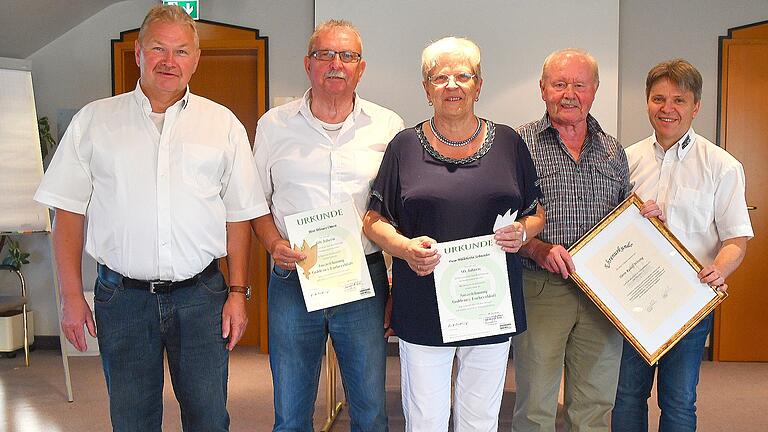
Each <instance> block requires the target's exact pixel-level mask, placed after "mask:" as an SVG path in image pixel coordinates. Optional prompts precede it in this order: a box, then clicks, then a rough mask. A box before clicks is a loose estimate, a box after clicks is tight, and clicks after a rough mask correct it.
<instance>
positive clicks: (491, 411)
mask: <svg viewBox="0 0 768 432" xmlns="http://www.w3.org/2000/svg"><path fill="white" fill-rule="evenodd" d="M454 357H456V359H457V362H456V366H457V371H456V372H457V373H456V383H455V385H454V392H453V430H454V432H494V431H496V430H498V427H499V408H500V407H501V396H502V394H503V393H504V378H505V377H506V372H507V360H508V359H509V341H507V342H503V343H499V344H493V345H477V346H467V347H432V346H424V345H416V344H412V343H408V342H405V341H404V340H402V339H400V387H401V389H402V399H403V414H404V415H405V430H406V432H445V431H447V430H448V419H449V418H450V414H451V372H452V369H453V359H454Z"/></svg>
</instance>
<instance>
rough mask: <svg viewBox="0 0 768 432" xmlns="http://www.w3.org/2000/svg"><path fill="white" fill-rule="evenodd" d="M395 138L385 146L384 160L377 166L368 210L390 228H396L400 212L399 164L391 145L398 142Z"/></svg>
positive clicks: (393, 147)
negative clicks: (383, 218) (380, 216)
mask: <svg viewBox="0 0 768 432" xmlns="http://www.w3.org/2000/svg"><path fill="white" fill-rule="evenodd" d="M399 136H400V135H398V136H396V137H395V138H394V139H393V140H392V142H390V143H389V145H388V146H387V150H386V151H385V152H384V158H383V160H382V161H381V165H380V166H379V173H378V174H377V175H376V179H375V180H374V181H373V185H372V186H371V198H370V200H369V202H368V210H373V211H375V212H377V213H379V214H380V215H382V216H384V217H385V218H386V219H387V220H388V221H389V222H390V223H391V224H392V226H395V227H397V226H398V220H399V216H400V213H401V210H402V200H401V199H400V163H399V160H398V156H397V155H396V147H397V146H395V145H393V143H395V142H396V141H397V140H398V137H399Z"/></svg>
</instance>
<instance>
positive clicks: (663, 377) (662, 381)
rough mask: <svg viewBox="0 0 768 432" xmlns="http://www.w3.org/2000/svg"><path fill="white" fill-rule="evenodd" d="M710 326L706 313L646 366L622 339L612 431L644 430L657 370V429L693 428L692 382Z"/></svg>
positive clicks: (696, 379) (696, 377)
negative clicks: (677, 340) (704, 316)
mask: <svg viewBox="0 0 768 432" xmlns="http://www.w3.org/2000/svg"><path fill="white" fill-rule="evenodd" d="M711 328H712V314H709V315H708V316H707V317H706V318H704V319H703V320H702V321H701V322H700V323H699V324H698V325H696V327H694V328H693V330H691V331H690V332H689V333H688V334H687V335H685V337H684V338H683V339H681V340H680V342H678V343H677V345H675V347H674V348H672V349H671V350H669V351H668V352H667V353H666V354H664V356H663V357H662V358H661V360H659V362H658V363H657V364H656V365H655V366H648V363H646V362H645V360H643V358H642V357H640V355H639V354H637V351H635V349H634V348H633V347H632V345H630V344H629V343H627V342H626V341H625V342H624V352H623V354H622V358H621V372H620V373H619V388H618V391H617V393H616V405H615V406H614V408H613V414H612V417H611V431H612V432H635V431H637V432H639V431H642V432H646V431H647V430H648V397H650V395H651V388H652V387H653V376H654V373H655V372H656V371H657V370H658V380H659V381H658V385H657V393H658V402H659V408H661V419H660V421H659V431H661V432H684V431H686V432H687V431H695V430H696V385H697V384H698V383H699V368H700V367H701V357H702V355H703V354H704V342H705V341H706V340H707V334H709V330H710V329H711Z"/></svg>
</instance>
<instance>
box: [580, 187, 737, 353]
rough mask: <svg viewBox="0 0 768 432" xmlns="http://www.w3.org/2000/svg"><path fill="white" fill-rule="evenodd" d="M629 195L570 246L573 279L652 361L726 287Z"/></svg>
mask: <svg viewBox="0 0 768 432" xmlns="http://www.w3.org/2000/svg"><path fill="white" fill-rule="evenodd" d="M642 205H643V202H642V200H640V198H639V197H638V196H637V195H635V194H632V195H630V196H629V197H628V198H627V199H626V200H624V201H623V202H622V203H621V204H619V205H618V206H617V207H616V208H615V209H614V210H613V211H612V212H611V213H609V214H608V215H607V216H606V217H604V218H603V219H602V220H601V221H600V222H599V223H598V224H597V225H595V226H594V227H593V228H592V229H591V230H589V231H588V232H587V233H586V234H584V235H583V236H582V237H581V238H580V239H579V240H578V241H576V243H574V244H573V246H571V247H570V248H569V250H568V251H569V253H570V254H571V257H572V259H573V262H574V265H575V266H576V271H575V272H572V273H571V278H572V279H573V280H574V282H576V284H577V285H578V286H579V287H580V288H581V290H582V291H584V293H585V294H586V295H587V297H589V298H590V299H591V300H592V301H593V302H594V303H595V305H597V307H598V308H599V309H600V311H601V312H602V313H603V314H604V315H605V316H606V317H607V318H608V319H609V320H610V321H611V322H612V323H613V324H614V325H615V326H616V328H617V329H618V330H619V332H621V334H622V335H623V336H624V337H625V338H626V339H627V341H629V343H631V344H632V346H634V347H635V349H636V350H637V352H638V353H639V354H640V355H641V356H642V357H643V358H644V359H645V361H646V362H648V364H649V365H653V364H655V363H656V362H657V361H659V359H660V358H661V357H662V356H663V355H664V354H665V353H666V352H667V351H669V350H670V349H671V348H672V347H673V346H675V344H676V343H677V342H678V341H679V340H680V339H682V338H683V336H685V335H686V334H687V333H688V332H689V331H690V330H691V329H692V328H693V327H695V326H696V324H698V323H699V321H701V320H702V319H703V318H704V317H706V316H707V315H708V314H709V313H710V312H711V311H712V310H714V309H715V308H716V307H717V305H719V304H720V303H721V302H722V301H723V300H725V298H726V297H727V294H726V293H725V292H721V291H717V290H715V289H713V288H712V287H710V286H709V285H707V284H703V283H701V282H699V278H698V276H697V274H698V272H699V271H701V269H702V265H701V264H700V263H699V261H698V260H697V259H696V257H694V256H693V255H692V254H691V253H690V252H689V251H688V249H686V248H685V246H683V244H682V243H680V241H679V240H678V239H677V238H676V237H675V236H674V235H673V234H672V232H671V231H669V229H668V228H667V227H666V226H665V225H664V224H663V223H662V222H661V221H660V220H659V219H658V218H651V219H646V218H644V217H642V216H641V215H640V207H642Z"/></svg>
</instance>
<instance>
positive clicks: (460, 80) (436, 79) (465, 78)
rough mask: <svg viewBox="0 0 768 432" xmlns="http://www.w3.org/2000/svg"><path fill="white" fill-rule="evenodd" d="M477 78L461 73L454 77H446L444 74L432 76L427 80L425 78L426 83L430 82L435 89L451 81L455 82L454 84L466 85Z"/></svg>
mask: <svg viewBox="0 0 768 432" xmlns="http://www.w3.org/2000/svg"><path fill="white" fill-rule="evenodd" d="M475 78H477V75H475V74H473V73H469V72H462V73H460V74H455V75H446V74H440V75H433V76H431V77H429V78H427V81H429V82H430V84H432V85H433V86H435V87H445V86H447V85H448V83H449V82H451V80H453V82H455V83H456V84H467V83H469V82H470V81H472V80H473V79H475Z"/></svg>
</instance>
